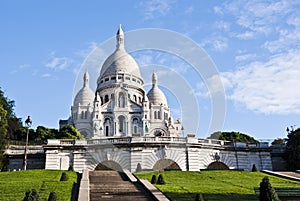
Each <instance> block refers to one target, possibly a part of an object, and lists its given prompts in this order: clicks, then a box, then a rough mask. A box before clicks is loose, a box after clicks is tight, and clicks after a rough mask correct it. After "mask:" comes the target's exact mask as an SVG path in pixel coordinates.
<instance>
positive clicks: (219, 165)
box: [207, 161, 229, 170]
mask: <svg viewBox="0 0 300 201" xmlns="http://www.w3.org/2000/svg"><path fill="white" fill-rule="evenodd" d="M207 169H208V170H229V167H228V166H227V165H226V164H225V163H222V162H219V161H215V162H212V163H211V164H209V165H208V166H207Z"/></svg>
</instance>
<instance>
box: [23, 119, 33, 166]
mask: <svg viewBox="0 0 300 201" xmlns="http://www.w3.org/2000/svg"><path fill="white" fill-rule="evenodd" d="M31 125H32V121H31V119H30V116H28V117H27V119H26V121H25V126H26V128H27V132H26V143H25V151H24V164H23V165H24V167H23V169H24V170H26V169H27V149H28V135H29V128H30V127H31Z"/></svg>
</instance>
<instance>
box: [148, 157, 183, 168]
mask: <svg viewBox="0 0 300 201" xmlns="http://www.w3.org/2000/svg"><path fill="white" fill-rule="evenodd" d="M152 169H153V170H155V171H157V170H181V168H180V166H179V165H178V164H177V163H176V162H175V161H173V160H171V159H160V160H158V161H156V163H155V164H154V166H153V168H152Z"/></svg>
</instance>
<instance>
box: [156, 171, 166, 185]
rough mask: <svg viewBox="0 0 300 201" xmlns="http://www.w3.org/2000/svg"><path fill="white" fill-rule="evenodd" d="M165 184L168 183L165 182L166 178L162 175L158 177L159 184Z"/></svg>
mask: <svg viewBox="0 0 300 201" xmlns="http://www.w3.org/2000/svg"><path fill="white" fill-rule="evenodd" d="M165 183H166V182H165V180H164V177H163V176H162V174H160V175H158V179H157V184H160V185H163V184H165Z"/></svg>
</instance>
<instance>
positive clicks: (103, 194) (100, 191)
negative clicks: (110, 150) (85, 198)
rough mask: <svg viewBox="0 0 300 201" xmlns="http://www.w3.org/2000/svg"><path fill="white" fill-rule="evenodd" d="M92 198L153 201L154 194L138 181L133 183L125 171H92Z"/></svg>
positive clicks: (94, 200)
mask: <svg viewBox="0 0 300 201" xmlns="http://www.w3.org/2000/svg"><path fill="white" fill-rule="evenodd" d="M89 179H90V200H91V201H96V200H97V201H102V200H103V201H106V200H122V201H127V200H128V201H152V200H154V199H153V198H152V196H151V195H150V194H149V193H148V192H147V191H146V190H145V189H143V188H142V187H141V186H140V185H139V184H138V183H132V182H131V181H129V180H128V178H127V177H126V175H125V174H124V173H120V172H117V171H108V170H105V171H91V172H90V173H89Z"/></svg>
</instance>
